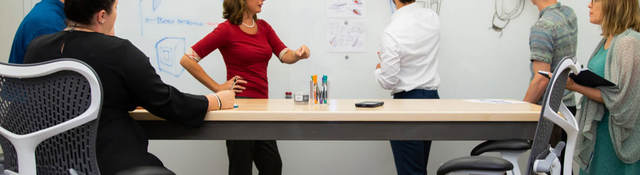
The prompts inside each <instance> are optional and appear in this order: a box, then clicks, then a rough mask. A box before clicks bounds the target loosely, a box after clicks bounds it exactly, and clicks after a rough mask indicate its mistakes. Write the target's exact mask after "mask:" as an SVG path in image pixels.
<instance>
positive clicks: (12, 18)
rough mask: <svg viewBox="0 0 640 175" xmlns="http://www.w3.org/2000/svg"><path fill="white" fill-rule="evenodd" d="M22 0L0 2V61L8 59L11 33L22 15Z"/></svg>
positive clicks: (18, 23) (16, 27)
mask: <svg viewBox="0 0 640 175" xmlns="http://www.w3.org/2000/svg"><path fill="white" fill-rule="evenodd" d="M22 6H23V2H22V0H3V1H2V2H0V21H2V27H0V62H3V63H6V62H7V61H9V53H10V51H11V44H12V43H13V35H15V33H16V30H18V25H20V21H22V17H23V8H22Z"/></svg>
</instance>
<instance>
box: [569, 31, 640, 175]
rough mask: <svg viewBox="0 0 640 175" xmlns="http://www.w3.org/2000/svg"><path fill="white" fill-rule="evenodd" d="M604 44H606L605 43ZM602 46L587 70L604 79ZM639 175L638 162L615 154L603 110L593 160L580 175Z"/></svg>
mask: <svg viewBox="0 0 640 175" xmlns="http://www.w3.org/2000/svg"><path fill="white" fill-rule="evenodd" d="M605 43H606V42H605ZM604 47H605V46H604V45H602V47H600V49H598V52H597V53H596V54H595V55H594V56H593V57H592V58H591V60H589V64H588V68H589V70H591V71H592V72H593V73H595V74H597V75H598V76H600V77H604V71H605V68H604V66H605V63H606V61H607V51H609V49H608V48H607V49H605V48H604ZM638 173H640V162H636V163H634V164H626V163H624V162H622V161H621V160H620V159H618V157H617V156H616V154H615V150H614V148H613V143H612V142H611V133H610V132H609V110H608V109H606V108H605V110H604V115H603V117H602V120H601V121H600V122H599V123H598V126H597V129H596V144H595V148H594V152H593V159H592V160H591V163H590V167H586V168H584V169H583V170H581V171H580V174H581V175H592V174H593V175H596V174H616V175H617V174H621V175H624V174H629V175H630V174H638Z"/></svg>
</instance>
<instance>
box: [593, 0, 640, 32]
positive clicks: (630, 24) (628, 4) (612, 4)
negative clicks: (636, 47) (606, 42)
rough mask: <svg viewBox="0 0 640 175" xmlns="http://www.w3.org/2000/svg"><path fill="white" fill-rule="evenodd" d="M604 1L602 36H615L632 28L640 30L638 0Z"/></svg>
mask: <svg viewBox="0 0 640 175" xmlns="http://www.w3.org/2000/svg"><path fill="white" fill-rule="evenodd" d="M600 1H602V25H601V26H602V36H605V37H606V36H611V35H613V36H615V35H618V34H621V33H622V32H624V31H626V30H627V29H629V28H631V29H633V30H635V31H640V6H639V5H638V0H600Z"/></svg>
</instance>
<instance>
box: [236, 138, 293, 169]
mask: <svg viewBox="0 0 640 175" xmlns="http://www.w3.org/2000/svg"><path fill="white" fill-rule="evenodd" d="M227 155H228V156H229V175H251V173H252V172H251V171H252V169H253V163H254V162H255V164H256V167H257V168H258V174H259V175H281V174H282V160H281V159H280V153H279V152H278V145H276V141H275V140H227Z"/></svg>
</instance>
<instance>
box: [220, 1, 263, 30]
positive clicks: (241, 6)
mask: <svg viewBox="0 0 640 175" xmlns="http://www.w3.org/2000/svg"><path fill="white" fill-rule="evenodd" d="M222 8H223V9H224V10H223V12H222V17H223V18H224V19H227V20H229V22H230V23H231V24H233V25H240V24H241V23H242V17H243V16H244V14H245V12H247V10H248V9H247V1H246V0H224V2H223V3H222ZM253 19H255V20H258V15H253Z"/></svg>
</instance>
